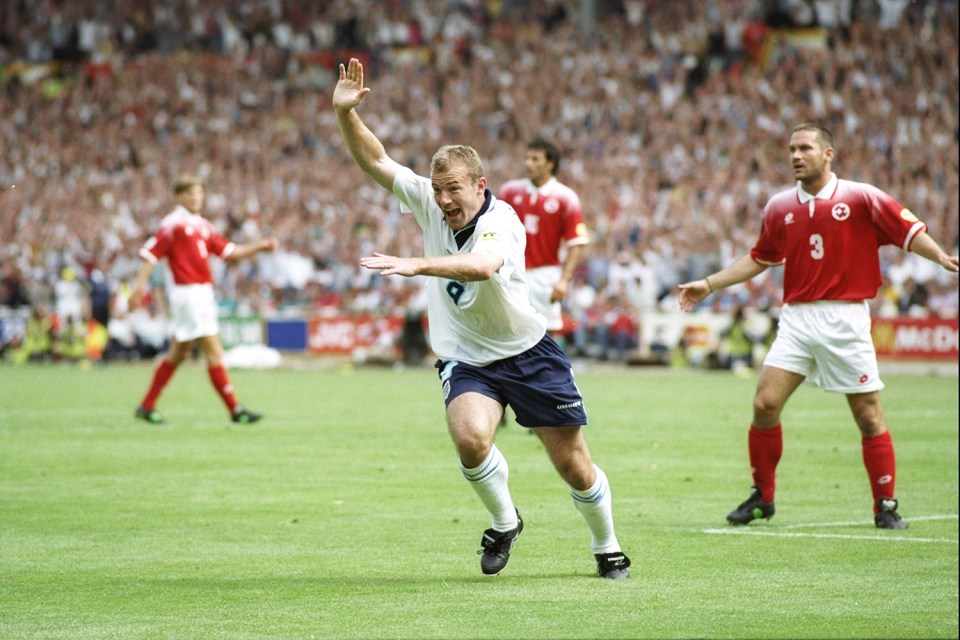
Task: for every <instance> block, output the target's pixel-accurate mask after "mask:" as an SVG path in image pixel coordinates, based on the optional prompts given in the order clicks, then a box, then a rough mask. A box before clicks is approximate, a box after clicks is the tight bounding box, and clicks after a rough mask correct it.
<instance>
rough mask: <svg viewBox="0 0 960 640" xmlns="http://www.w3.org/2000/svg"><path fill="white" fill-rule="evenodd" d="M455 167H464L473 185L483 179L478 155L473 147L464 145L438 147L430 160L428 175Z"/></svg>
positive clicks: (481, 164) (481, 165)
mask: <svg viewBox="0 0 960 640" xmlns="http://www.w3.org/2000/svg"><path fill="white" fill-rule="evenodd" d="M456 166H460V167H464V168H465V169H466V170H467V173H468V174H469V175H470V178H471V179H472V180H473V182H474V183H476V182H478V181H479V180H480V178H482V177H483V163H482V162H480V154H478V153H477V150H476V149H474V148H473V147H469V146H467V145H464V144H448V145H444V146H442V147H440V149H438V150H437V152H436V153H435V154H433V159H432V160H430V173H442V172H444V171H449V170H450V169H452V168H453V167H456Z"/></svg>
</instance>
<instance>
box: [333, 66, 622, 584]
mask: <svg viewBox="0 0 960 640" xmlns="http://www.w3.org/2000/svg"><path fill="white" fill-rule="evenodd" d="M369 91H370V89H369V88H368V87H364V83H363V66H362V65H361V64H360V62H359V61H358V60H356V59H351V60H350V61H349V63H348V64H347V65H346V66H344V65H342V64H341V65H340V79H339V81H338V83H337V86H336V89H335V90H334V94H333V107H334V110H335V111H336V114H337V121H338V123H339V125H340V131H341V133H342V134H343V139H344V142H345V143H346V146H347V149H348V150H349V151H350V153H351V155H352V156H353V158H354V160H355V161H356V162H357V164H358V165H359V167H360V168H361V169H362V170H363V171H364V172H365V173H367V174H368V175H369V176H370V177H371V178H373V179H374V180H375V181H376V182H377V183H378V184H380V185H381V186H382V187H384V188H385V189H388V190H390V191H391V192H392V193H393V194H394V195H395V196H396V197H397V198H398V199H399V201H400V203H401V206H402V207H403V210H404V211H409V212H412V215H413V217H414V219H415V221H416V223H417V224H418V225H419V226H420V228H421V230H422V231H423V241H424V254H425V255H424V256H423V257H413V258H401V257H396V256H389V255H383V254H379V253H375V254H374V255H372V256H367V257H364V258H362V259H361V261H360V263H361V264H362V265H363V266H364V267H366V268H368V269H374V270H376V271H378V272H380V273H381V274H382V275H401V276H431V277H430V278H428V279H427V280H428V285H427V286H428V289H427V296H428V301H427V313H428V316H429V320H430V341H431V345H432V347H433V350H434V352H435V353H436V354H437V356H438V358H439V360H438V362H437V368H438V369H439V371H440V373H439V375H440V382H441V386H442V389H443V395H444V401H445V403H446V409H447V424H448V427H449V431H450V435H451V437H452V438H453V442H454V445H455V446H456V449H457V454H458V455H459V458H460V470H461V472H462V473H463V476H464V477H465V478H466V479H467V481H468V482H469V483H470V486H471V487H473V489H474V491H475V492H476V493H477V495H478V496H479V498H480V500H481V502H483V505H484V506H485V507H486V508H487V510H488V511H489V512H490V516H491V520H492V523H491V527H490V528H489V529H487V530H486V531H485V532H484V533H483V537H482V539H481V546H482V547H483V555H482V556H481V559H480V567H481V570H482V571H483V573H485V574H488V575H493V574H497V573H499V572H500V571H501V570H502V569H503V568H504V567H505V566H506V564H507V561H508V560H509V558H510V552H511V550H512V548H513V545H514V543H515V542H516V539H517V536H518V535H519V534H520V532H521V531H522V530H523V520H521V518H520V514H519V512H518V511H517V509H516V507H515V506H514V503H513V499H512V497H511V495H510V491H509V488H508V486H507V477H508V467H507V461H506V459H505V458H504V457H503V455H502V454H501V453H500V451H499V450H498V449H497V447H496V445H495V444H494V436H495V434H496V431H497V425H498V423H499V421H500V418H501V416H502V415H503V412H504V409H505V407H506V406H507V405H509V406H510V407H511V408H512V409H513V411H514V413H515V414H516V419H517V422H518V423H519V424H521V425H522V426H524V427H527V428H530V429H532V430H533V431H534V432H535V433H536V434H537V435H538V436H539V437H540V440H541V441H542V442H543V444H544V446H545V448H546V450H547V453H548V455H549V456H550V459H551V460H552V461H553V464H554V466H555V467H556V469H557V470H558V471H559V473H560V475H561V476H562V477H563V479H564V480H565V481H566V482H567V484H569V485H570V495H571V497H572V498H573V502H574V504H575V505H576V507H577V509H578V510H579V511H580V513H581V514H582V515H583V517H584V518H585V519H586V522H587V526H588V527H589V529H590V533H591V550H592V552H593V554H594V558H595V561H596V564H597V572H598V574H599V575H600V576H601V577H604V578H610V579H618V578H626V577H628V575H629V570H628V567H629V566H630V560H629V558H627V556H626V555H625V554H624V553H623V552H622V550H621V549H620V544H619V542H618V541H617V537H616V534H615V533H614V527H613V512H612V507H611V498H610V486H609V484H608V483H607V479H606V475H605V474H604V473H603V471H601V470H600V469H599V468H598V467H597V466H596V465H594V464H593V461H592V459H591V456H590V451H589V449H588V448H587V443H586V440H585V439H584V436H583V430H582V427H583V426H584V425H585V424H586V412H585V411H584V406H583V398H582V397H581V396H580V391H579V390H578V389H577V386H576V384H575V383H574V380H573V373H572V371H571V368H570V362H569V360H567V357H566V356H565V355H564V353H563V351H562V350H561V349H560V348H559V347H558V346H557V344H556V343H555V342H554V341H553V340H552V339H551V338H550V336H548V335H547V333H546V327H545V319H544V317H543V316H541V315H540V314H538V313H537V312H536V311H534V309H533V307H532V305H531V303H530V300H529V290H528V288H527V283H526V278H525V269H524V246H525V243H526V238H525V233H524V228H523V224H522V223H521V222H520V219H519V218H518V217H517V215H516V212H515V211H514V210H513V209H512V208H511V207H510V205H509V204H507V203H505V202H502V201H500V200H498V199H497V198H496V197H494V195H493V193H492V192H491V191H490V190H489V189H487V180H486V178H485V177H484V175H483V166H482V164H481V162H480V158H479V156H478V155H477V153H476V151H475V150H474V149H473V148H471V147H468V146H462V145H449V146H444V147H442V148H441V149H440V150H439V151H437V152H436V154H435V155H434V156H433V159H432V161H431V164H430V177H429V178H427V177H422V176H418V175H416V174H415V173H413V171H411V170H410V169H408V168H406V167H403V166H401V165H400V164H398V163H397V162H395V161H394V160H393V159H391V158H390V157H389V156H388V155H387V153H386V151H385V149H384V147H383V144H381V142H380V140H379V139H378V138H377V137H376V136H375V135H374V134H373V133H372V132H371V131H370V130H369V129H368V128H367V127H366V125H365V124H364V123H363V121H362V120H361V119H360V116H359V115H358V113H357V111H356V108H357V107H358V106H359V105H360V103H361V102H362V101H363V99H364V98H365V97H366V95H367V93H369Z"/></svg>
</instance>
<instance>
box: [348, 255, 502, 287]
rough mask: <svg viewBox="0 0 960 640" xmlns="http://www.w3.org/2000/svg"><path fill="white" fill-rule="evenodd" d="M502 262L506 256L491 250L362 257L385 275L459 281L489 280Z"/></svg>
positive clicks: (365, 262)
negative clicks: (416, 255) (420, 255)
mask: <svg viewBox="0 0 960 640" xmlns="http://www.w3.org/2000/svg"><path fill="white" fill-rule="evenodd" d="M502 265H503V258H502V257H500V256H499V255H497V254H496V253H493V252H491V251H478V252H475V253H464V254H455V255H450V256H433V257H428V256H424V257H416V258H398V257H397V256H388V255H384V254H382V253H374V254H373V255H372V256H367V257H365V258H361V259H360V266H362V267H364V268H366V269H375V270H378V271H379V272H380V275H383V276H391V275H400V276H407V277H410V276H435V277H438V278H448V279H450V280H456V281H457V282H476V281H479V280H489V279H490V278H492V277H493V274H495V273H496V272H497V270H499V269H500V267H501V266H502Z"/></svg>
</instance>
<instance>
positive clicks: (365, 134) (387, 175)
mask: <svg viewBox="0 0 960 640" xmlns="http://www.w3.org/2000/svg"><path fill="white" fill-rule="evenodd" d="M369 92H370V88H369V87H364V86H363V65H362V64H360V61H359V60H357V59H356V58H350V62H349V63H348V64H347V66H346V67H344V66H343V64H341V65H340V79H339V80H338V81H337V86H336V88H335V89H334V91H333V109H334V111H335V112H336V114H337V124H338V125H340V133H341V134H342V135H343V141H344V142H345V143H346V144H347V149H348V150H349V151H350V155H352V156H353V159H354V160H355V161H356V163H357V165H358V166H359V167H360V168H361V169H362V170H363V172H364V173H366V174H367V175H368V176H370V177H371V178H373V179H374V180H376V181H377V183H378V184H379V185H380V186H382V187H383V188H384V189H387V190H388V191H391V192H392V191H393V180H394V178H395V177H396V176H397V172H398V171H399V170H400V168H401V165H400V164H399V163H397V162H395V161H394V160H393V159H392V158H390V156H388V155H387V152H386V150H385V149H384V148H383V144H382V143H381V142H380V140H379V139H378V138H377V137H376V136H375V135H373V132H372V131H370V129H368V128H367V125H365V124H364V123H363V121H362V120H361V119H360V115H359V114H358V113H357V111H356V108H357V107H358V106H360V103H361V102H363V99H364V98H365V97H366V95H367V94H368V93H369Z"/></svg>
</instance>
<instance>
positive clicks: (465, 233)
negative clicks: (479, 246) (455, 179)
mask: <svg viewBox="0 0 960 640" xmlns="http://www.w3.org/2000/svg"><path fill="white" fill-rule="evenodd" d="M492 204H493V192H492V191H490V189H485V190H484V192H483V206H482V207H480V212H479V213H477V215H475V216H473V220H471V221H470V222H468V223H467V226H465V227H463V228H462V229H458V230H456V231H454V232H453V239H454V240H456V241H457V249H463V245H465V244H466V243H467V240H469V239H470V236H472V235H473V232H474V231H476V230H477V221H478V220H480V216H482V215H483V214H485V213H486V212H487V211H489V210H490V207H491V205H492Z"/></svg>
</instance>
